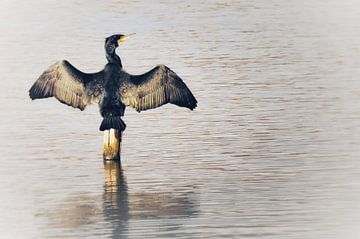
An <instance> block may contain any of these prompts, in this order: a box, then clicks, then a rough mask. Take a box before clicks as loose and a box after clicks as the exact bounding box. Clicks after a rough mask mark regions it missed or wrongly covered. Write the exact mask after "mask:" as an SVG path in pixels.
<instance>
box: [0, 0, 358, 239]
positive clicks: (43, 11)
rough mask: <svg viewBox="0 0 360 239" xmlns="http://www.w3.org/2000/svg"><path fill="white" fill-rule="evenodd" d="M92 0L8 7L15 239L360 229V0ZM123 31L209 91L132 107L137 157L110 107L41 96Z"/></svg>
mask: <svg viewBox="0 0 360 239" xmlns="http://www.w3.org/2000/svg"><path fill="white" fill-rule="evenodd" d="M86 2H87V3H86V4H84V3H82V1H32V2H31V4H29V3H28V2H26V1H1V3H0V49H1V54H0V75H1V78H0V87H1V94H0V102H1V113H0V114H1V124H0V132H1V134H0V135H1V140H0V142H1V144H0V159H1V165H2V166H1V167H0V194H1V196H0V214H1V217H0V238H271V239H272V238H277V239H282V238H299V239H300V238H314V239H319V238H326V239H331V238H351V239H352V238H354V239H355V238H360V230H359V224H360V204H359V201H360V161H359V158H360V147H359V145H360V107H359V105H360V104H359V103H360V81H359V75H360V44H359V43H360V41H359V40H360V4H359V3H358V1H355V0H353V1H351V0H349V1H347V0H333V1H330V0H329V1H327V0H324V1H310V0H306V1H285V0H276V1H266V0H264V1H250V0H244V1H220V0H219V1H172V2H171V3H167V2H166V1H159V2H155V1H133V2H132V3H129V2H128V1H104V2H102V1H86ZM119 32H122V33H129V32H136V33H137V35H136V36H135V37H133V38H132V39H130V40H129V41H128V42H127V43H126V44H125V45H124V46H122V47H121V48H120V49H118V51H117V52H118V53H119V54H120V56H121V57H122V61H123V65H124V67H125V69H126V70H127V71H128V72H130V73H133V74H140V73H143V72H145V71H147V70H149V69H151V68H152V67H153V66H154V65H156V64H159V63H164V64H166V65H168V66H169V67H171V68H172V69H173V70H174V71H176V72H177V73H178V74H179V75H180V76H181V77H182V78H183V79H184V80H185V82H186V83H187V85H188V86H189V87H190V89H191V90H192V91H193V93H194V94H195V96H196V97H197V98H198V101H199V107H198V109H196V110H195V111H194V112H190V111H188V110H186V109H181V108H177V107H175V106H173V105H166V106H164V107H162V108H159V109H155V110H151V111H146V112H143V113H141V114H138V113H136V112H135V110H132V109H128V110H127V112H126V117H125V121H126V123H127V125H128V128H127V130H126V132H125V135H124V142H123V150H122V162H123V165H122V168H119V165H116V164H107V165H104V164H103V161H102V154H101V147H102V133H100V132H98V127H99V124H100V122H101V118H100V116H99V113H98V109H97V107H96V106H92V107H89V108H88V109H87V110H86V111H84V112H80V111H79V110H76V109H72V108H70V107H67V106H65V105H62V104H60V103H58V102H57V101H56V100H54V99H48V100H41V101H35V102H31V100H30V99H29V98H28V95H27V90H28V89H29V87H30V86H31V85H32V83H33V82H34V81H35V79H36V78H37V77H38V76H39V75H40V73H41V72H42V71H43V70H44V69H45V68H46V67H47V66H49V65H50V64H52V63H53V62H55V61H57V60H60V59H67V60H69V61H70V62H71V63H73V64H74V65H75V66H77V67H78V68H79V69H81V70H83V71H86V72H92V71H97V70H100V69H102V67H103V66H104V64H105V56H104V50H103V43H104V38H105V37H106V36H108V35H111V34H114V33H119Z"/></svg>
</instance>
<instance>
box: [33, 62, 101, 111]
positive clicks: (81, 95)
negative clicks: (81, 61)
mask: <svg viewBox="0 0 360 239" xmlns="http://www.w3.org/2000/svg"><path fill="white" fill-rule="evenodd" d="M103 88H104V87H103V72H98V73H94V74H87V73H83V72H81V71H79V70H78V69H76V68H75V67H74V66H73V65H71V64H70V63H69V62H68V61H66V60H62V61H59V62H57V63H55V64H53V65H51V66H50V67H49V68H48V69H47V70H45V71H44V72H43V73H42V74H41V75H40V77H39V78H38V79H37V81H35V83H34V84H33V86H32V87H31V88H30V90H29V95H30V98H31V99H33V100H35V99H41V98H47V97H52V96H54V97H55V98H56V99H58V100H59V101H60V102H61V103H64V104H66V105H69V106H72V107H74V108H79V109H80V110H84V109H85V107H86V106H87V105H88V104H91V103H95V102H98V100H99V98H100V95H101V93H102V91H103Z"/></svg>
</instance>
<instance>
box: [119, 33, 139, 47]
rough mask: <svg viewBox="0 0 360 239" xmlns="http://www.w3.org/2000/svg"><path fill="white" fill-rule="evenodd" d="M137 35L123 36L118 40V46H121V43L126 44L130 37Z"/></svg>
mask: <svg viewBox="0 0 360 239" xmlns="http://www.w3.org/2000/svg"><path fill="white" fill-rule="evenodd" d="M135 34H136V33H130V34H127V35H123V36H121V37H120V38H119V40H118V44H119V45H120V44H121V43H124V42H125V40H126V39H128V38H129V37H130V36H132V35H135Z"/></svg>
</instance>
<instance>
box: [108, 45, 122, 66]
mask: <svg viewBox="0 0 360 239" xmlns="http://www.w3.org/2000/svg"><path fill="white" fill-rule="evenodd" d="M115 49H116V47H107V48H105V51H106V59H107V60H108V62H109V63H114V64H119V65H120V67H121V68H122V64H121V59H120V57H119V56H118V55H117V54H116V52H115Z"/></svg>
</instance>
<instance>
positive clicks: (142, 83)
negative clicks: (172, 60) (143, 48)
mask: <svg viewBox="0 0 360 239" xmlns="http://www.w3.org/2000/svg"><path fill="white" fill-rule="evenodd" d="M120 91H121V93H120V95H121V101H122V102H123V104H125V105H128V106H132V107H134V108H135V109H136V110H137V111H138V112H140V111H144V110H148V109H154V108H157V107H159V106H161V105H164V104H166V103H172V104H175V105H178V106H180V107H186V108H189V109H191V110H193V109H195V108H196V106H197V100H196V99H195V97H194V95H193V94H192V93H191V91H190V90H189V88H188V87H187V86H186V85H185V83H184V82H183V81H182V79H181V78H180V77H179V76H178V75H177V74H176V73H175V72H174V71H172V70H171V69H170V68H168V67H167V66H165V65H158V66H156V67H155V68H153V69H152V70H150V71H149V72H147V73H145V74H143V75H130V77H129V81H128V82H127V83H124V86H123V87H121V89H120Z"/></svg>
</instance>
